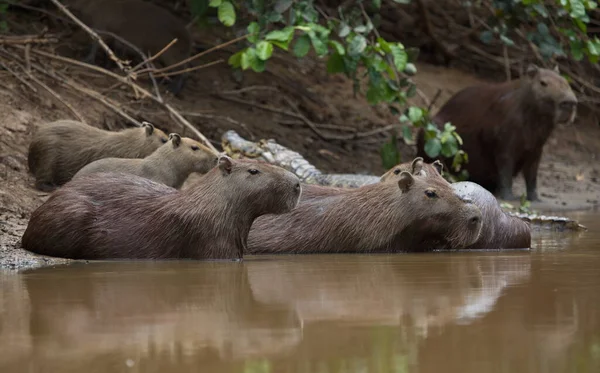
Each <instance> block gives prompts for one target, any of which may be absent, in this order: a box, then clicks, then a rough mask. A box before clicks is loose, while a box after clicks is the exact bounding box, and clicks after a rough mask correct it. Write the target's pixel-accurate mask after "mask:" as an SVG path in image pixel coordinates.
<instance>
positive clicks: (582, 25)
mask: <svg viewBox="0 0 600 373" xmlns="http://www.w3.org/2000/svg"><path fill="white" fill-rule="evenodd" d="M573 22H575V24H576V25H577V27H578V28H579V30H581V32H583V33H584V34H586V33H587V25H586V24H585V22H583V21H582V20H580V19H574V20H573Z"/></svg>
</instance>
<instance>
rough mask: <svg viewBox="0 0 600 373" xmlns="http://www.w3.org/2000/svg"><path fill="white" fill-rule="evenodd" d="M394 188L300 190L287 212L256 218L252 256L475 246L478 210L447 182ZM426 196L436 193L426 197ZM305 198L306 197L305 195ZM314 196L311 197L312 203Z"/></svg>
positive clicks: (416, 181)
mask: <svg viewBox="0 0 600 373" xmlns="http://www.w3.org/2000/svg"><path fill="white" fill-rule="evenodd" d="M401 177H402V179H403V180H401V181H398V182H397V183H378V184H371V185H366V186H363V187H360V188H357V189H348V190H345V191H342V190H340V189H337V188H335V189H330V191H331V195H326V193H327V190H326V189H323V188H326V187H317V188H313V187H309V188H307V186H305V187H303V198H302V202H301V203H300V204H299V206H298V207H297V208H296V209H294V210H292V211H291V212H289V213H286V214H283V215H280V216H272V215H267V216H263V217H261V218H259V219H257V220H256V221H255V222H254V224H253V226H252V229H251V230H250V235H249V237H248V250H249V252H250V253H303V254H304V253H336V252H365V253H368V252H399V251H424V250H432V249H458V248H462V247H464V246H467V245H470V244H472V243H473V242H475V241H476V239H477V236H478V235H479V230H480V224H481V222H480V221H479V219H480V218H481V213H480V212H479V209H478V208H477V207H476V206H474V205H472V204H470V203H465V202H464V201H462V200H461V199H460V198H459V197H458V196H457V195H456V194H455V193H454V191H453V190H452V188H451V187H450V185H448V183H447V182H445V181H444V182H441V181H440V180H438V179H435V178H432V179H426V178H422V177H413V176H412V175H411V174H410V173H408V172H404V173H402V174H401ZM426 191H429V192H431V191H435V192H436V194H437V195H436V196H435V197H428V196H427V195H426V193H425V192H426ZM305 193H308V196H307V195H305ZM311 195H312V198H311Z"/></svg>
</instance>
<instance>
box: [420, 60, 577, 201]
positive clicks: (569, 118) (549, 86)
mask: <svg viewBox="0 0 600 373" xmlns="http://www.w3.org/2000/svg"><path fill="white" fill-rule="evenodd" d="M576 106H577V98H576V97H575V94H574V93H573V91H572V90H571V87H570V86H569V83H568V82H567V80H566V79H564V78H563V77H561V76H560V75H559V73H558V68H555V69H554V70H548V69H543V68H539V67H537V66H535V65H530V66H529V67H528V69H527V73H526V75H525V76H523V77H521V78H520V79H518V80H513V81H510V82H506V83H502V84H487V85H480V86H473V87H469V88H465V89H463V90H461V91H459V92H458V93H456V94H455V95H454V96H452V97H451V98H450V99H449V100H448V101H447V102H446V103H445V104H444V106H443V107H442V108H441V109H440V111H439V112H438V113H437V114H436V115H435V117H434V121H435V123H436V124H437V125H438V126H442V125H443V124H444V123H446V122H452V124H453V125H455V126H456V128H457V132H458V134H459V135H460V136H461V137H462V139H463V142H464V144H463V149H464V150H465V151H466V152H467V154H468V155H469V162H468V164H466V165H465V166H464V168H465V169H466V170H467V171H468V173H469V179H470V180H471V181H473V182H476V183H477V184H480V185H481V186H483V187H484V188H486V189H488V190H490V191H492V192H493V193H495V194H496V195H497V196H499V197H500V198H503V199H514V196H513V193H512V180H513V177H514V176H516V175H517V174H518V173H519V172H521V171H522V172H523V176H524V178H525V183H526V186H527V199H529V200H538V199H539V198H538V194H537V172H538V167H539V164H540V159H541V156H542V150H543V148H544V144H545V143H546V141H547V140H548V137H549V136H550V134H551V133H552V131H553V129H554V127H555V126H556V125H557V124H565V123H571V122H573V120H574V119H575V115H576ZM424 142H425V139H424V133H423V130H420V131H419V134H418V136H417V155H418V156H421V157H423V158H424V159H425V160H429V161H430V160H431V158H429V157H428V156H427V154H426V153H425V151H424ZM445 163H446V166H449V165H450V163H451V160H447V159H446V160H445Z"/></svg>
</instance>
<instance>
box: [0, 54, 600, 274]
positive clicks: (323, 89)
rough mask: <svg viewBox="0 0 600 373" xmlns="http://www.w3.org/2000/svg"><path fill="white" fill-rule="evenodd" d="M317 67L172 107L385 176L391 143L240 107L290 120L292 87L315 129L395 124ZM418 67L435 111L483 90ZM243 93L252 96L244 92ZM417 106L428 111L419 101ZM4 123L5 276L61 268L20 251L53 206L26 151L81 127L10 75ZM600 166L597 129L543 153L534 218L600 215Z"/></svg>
mask: <svg viewBox="0 0 600 373" xmlns="http://www.w3.org/2000/svg"><path fill="white" fill-rule="evenodd" d="M319 64H320V62H318V63H317V62H314V63H312V64H310V63H307V64H303V65H302V66H304V68H303V70H300V71H296V72H295V79H294V81H293V83H289V82H288V83H285V84H284V83H282V82H281V80H279V79H274V78H273V77H274V75H273V74H279V73H269V72H266V73H263V74H255V73H248V74H246V75H245V76H244V79H243V81H242V82H239V81H237V80H236V79H235V77H234V75H233V74H232V73H231V70H230V69H229V68H228V67H227V66H225V65H216V66H214V67H211V68H208V69H204V70H200V71H198V72H195V73H194V74H193V75H192V77H191V79H190V81H189V84H188V85H187V86H186V88H185V89H184V91H183V93H182V98H181V99H176V98H173V97H170V96H168V97H167V98H166V99H167V100H168V101H169V102H170V103H172V104H173V106H175V107H177V108H178V109H179V110H180V111H181V112H183V113H186V116H187V118H188V119H189V120H190V121H191V122H193V123H194V125H196V126H197V127H198V128H199V129H200V130H201V131H202V132H203V133H204V134H205V135H206V136H208V137H209V138H210V139H211V140H214V142H215V144H218V143H219V140H220V136H221V134H222V133H223V132H224V131H226V130H228V129H235V130H236V131H239V133H240V134H242V135H243V136H244V137H246V138H249V139H254V140H257V139H261V138H274V139H276V140H277V141H278V142H280V143H281V144H283V145H285V146H288V147H290V148H292V149H294V150H296V151H299V152H300V153H302V154H303V155H305V156H306V158H307V159H308V160H309V161H311V162H313V163H314V164H315V165H316V166H317V167H318V168H320V169H322V170H324V171H326V172H347V173H370V174H381V173H383V172H384V171H385V170H384V169H383V168H382V166H381V160H380V157H379V148H380V147H381V145H382V144H383V143H384V142H386V141H387V140H388V136H389V135H388V134H385V133H382V134H379V135H377V136H371V137H368V138H366V139H364V140H357V141H325V140H322V139H320V138H319V137H318V136H316V135H315V133H314V132H313V131H312V130H311V129H309V128H308V127H307V126H306V125H305V124H304V123H303V122H302V121H300V120H297V119H294V120H292V119H291V117H290V116H289V115H282V114H278V113H275V112H273V111H272V110H271V111H270V110H266V109H264V108H261V107H259V106H258V105H256V104H248V103H242V102H240V101H239V100H243V101H248V102H252V103H258V104H260V105H263V106H268V107H272V108H285V110H292V109H291V108H290V106H289V101H290V100H291V99H288V100H287V101H286V99H284V98H283V97H284V95H283V94H282V93H281V92H285V91H286V90H287V91H288V92H289V89H290V88H289V87H290V85H294V86H297V87H298V92H299V93H298V94H300V95H303V96H305V97H309V98H308V99H305V100H298V101H297V102H299V104H298V110H300V112H302V113H303V114H304V115H306V116H308V117H310V119H311V120H312V121H314V122H317V123H328V124H332V125H336V126H346V127H352V128H354V129H356V130H358V131H369V130H373V129H376V128H381V127H383V126H385V125H388V124H390V123H397V119H396V118H395V117H393V116H392V115H391V114H390V113H389V111H388V110H387V108H386V107H384V106H383V105H382V106H378V107H371V106H369V105H368V104H367V103H366V101H365V100H364V99H362V98H361V97H360V96H358V97H355V96H354V94H353V91H352V82H351V81H349V80H347V79H345V78H343V77H341V76H328V75H327V74H326V73H325V69H324V68H323V67H322V66H318V65H319ZM269 66H270V67H269V68H270V69H271V71H272V72H276V71H279V70H278V69H281V68H282V67H281V66H280V65H277V63H276V62H274V63H273V64H271V65H269ZM307 66H309V67H310V68H309V67H307ZM418 67H419V74H418V76H417V78H416V80H417V82H418V83H419V87H420V89H421V90H422V91H423V93H424V95H425V96H427V97H434V96H435V95H436V92H437V91H438V89H441V95H440V97H439V99H438V100H437V101H436V103H437V104H436V106H439V105H440V104H441V103H443V102H444V101H445V100H446V99H447V98H448V97H449V96H450V95H451V94H453V93H454V92H456V91H457V90H458V89H460V88H462V87H464V86H467V85H471V84H473V83H476V82H477V81H478V80H477V79H476V78H474V77H472V76H470V75H467V74H465V73H463V72H460V71H456V70H452V69H446V68H442V67H436V66H431V65H424V64H422V65H419V66H418ZM89 84H90V85H93V84H98V85H100V87H101V86H102V83H101V82H100V83H99V82H98V81H97V78H96V80H95V79H93V78H90V79H89ZM104 84H106V82H104ZM284 85H285V87H283V86H284ZM259 87H261V88H259ZM265 87H267V88H265ZM244 88H245V89H247V90H246V91H240V90H241V89H244ZM55 90H56V91H57V93H58V94H60V95H61V97H62V99H63V100H64V101H66V102H68V103H70V104H71V105H72V106H73V107H74V108H76V110H77V111H78V112H79V113H80V114H81V115H83V116H84V117H85V119H86V121H88V123H89V124H92V125H96V126H99V127H102V128H119V127H121V128H122V127H124V126H125V122H124V121H123V120H121V119H120V118H119V117H117V116H116V115H115V114H113V113H112V112H111V111H109V109H107V108H106V107H105V106H103V105H101V104H100V103H98V102H97V101H94V100H92V99H90V98H87V97H84V96H81V95H75V94H73V93H72V92H69V91H67V90H66V89H64V88H62V87H56V88H55ZM231 90H237V93H236V94H235V95H234V97H235V98H236V99H238V102H233V101H231V100H226V99H223V98H222V97H219V96H216V95H215V93H219V92H225V91H231ZM228 97H231V95H230V96H228ZM311 102H313V103H314V104H311ZM415 102H416V103H417V104H420V105H422V104H423V102H422V101H421V99H419V98H417V99H415ZM286 107H287V108H286ZM434 111H435V106H434ZM0 113H2V115H1V121H0V267H22V266H31V265H45V264H49V263H50V264H51V263H54V262H56V260H54V259H47V258H40V257H36V256H33V255H29V254H27V253H25V252H24V251H22V250H19V249H17V248H16V247H17V246H18V241H19V239H20V237H21V235H22V233H23V231H24V229H25V227H26V225H27V220H28V217H29V216H30V214H31V212H32V211H33V210H34V209H35V208H36V207H37V206H39V205H40V204H41V203H42V202H43V201H44V199H45V198H47V195H46V194H44V193H42V192H39V191H37V190H35V189H33V178H32V176H31V175H30V174H29V173H28V171H27V147H28V145H29V141H30V137H31V132H32V129H33V126H34V125H36V124H37V123H40V122H43V121H46V120H56V119H67V118H70V119H75V118H74V117H73V114H72V113H71V112H70V111H69V110H68V109H66V107H65V105H64V104H62V103H61V102H59V101H57V100H56V99H55V98H53V97H52V96H50V95H48V94H46V93H45V92H44V91H42V90H38V92H37V93H33V92H32V91H31V89H30V88H28V87H26V86H25V85H24V84H23V83H22V82H20V81H19V80H17V79H15V78H14V77H13V76H12V75H10V74H9V73H7V72H5V71H0ZM211 116H219V117H218V118H215V117H211ZM225 117H226V118H225ZM138 118H139V119H146V120H149V121H151V122H153V123H155V124H156V125H157V126H159V127H161V128H163V129H165V130H167V131H177V132H180V133H181V132H183V133H182V134H184V135H188V136H191V134H189V133H185V132H184V131H182V129H181V128H180V127H178V126H176V125H174V124H173V122H172V121H171V120H169V118H168V117H167V116H166V115H165V114H164V112H162V111H160V110H158V109H156V108H153V107H147V105H146V104H144V103H140V104H139V115H138ZM401 149H402V156H403V160H407V159H410V158H411V157H413V156H414V153H415V151H414V149H413V148H411V147H409V146H405V145H403V144H401ZM599 156H600V127H599V126H598V124H597V123H594V122H593V121H586V120H578V121H577V123H576V124H575V125H574V126H570V127H566V128H559V129H557V130H556V132H555V133H554V135H553V136H552V138H551V139H550V141H549V143H548V145H547V146H546V148H545V152H544V156H543V159H542V164H541V166H540V173H539V190H540V196H541V198H543V200H544V201H543V202H542V203H536V204H533V205H532V208H534V209H538V210H540V211H543V212H549V211H557V210H558V211H568V210H581V209H590V208H595V207H596V208H597V206H598V201H599V200H600V182H599V178H600V166H598V164H597V159H598V157H599ZM524 190H525V188H524V183H523V181H522V178H520V177H519V178H518V179H517V181H516V190H515V192H516V193H518V194H520V193H522V192H523V191H524ZM564 214H565V215H568V213H564Z"/></svg>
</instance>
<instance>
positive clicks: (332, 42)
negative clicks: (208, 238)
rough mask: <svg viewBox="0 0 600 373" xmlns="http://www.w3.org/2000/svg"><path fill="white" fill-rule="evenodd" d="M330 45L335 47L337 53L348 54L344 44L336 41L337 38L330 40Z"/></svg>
mask: <svg viewBox="0 0 600 373" xmlns="http://www.w3.org/2000/svg"><path fill="white" fill-rule="evenodd" d="M329 45H331V46H333V48H334V49H335V51H336V53H337V54H339V55H342V56H343V55H344V54H346V51H345V50H344V46H343V45H342V43H340V42H338V41H335V40H329Z"/></svg>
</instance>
